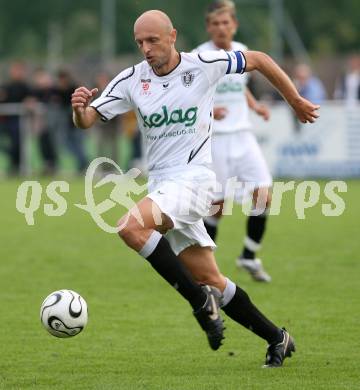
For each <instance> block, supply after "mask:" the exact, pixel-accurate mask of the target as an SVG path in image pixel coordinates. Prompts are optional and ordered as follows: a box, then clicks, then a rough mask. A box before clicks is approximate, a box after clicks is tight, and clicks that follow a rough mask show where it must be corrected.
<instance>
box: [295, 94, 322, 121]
mask: <svg viewBox="0 0 360 390" xmlns="http://www.w3.org/2000/svg"><path fill="white" fill-rule="evenodd" d="M291 106H292V108H293V109H294V111H295V113H296V116H297V117H298V119H299V121H300V122H302V123H308V122H309V123H314V122H315V121H316V119H317V118H319V116H320V115H319V114H318V112H317V110H318V109H319V108H320V106H319V105H318V104H313V103H311V102H310V101H309V100H306V99H304V98H303V97H301V96H299V97H298V98H297V99H296V100H295V101H294V102H293V103H292V104H291Z"/></svg>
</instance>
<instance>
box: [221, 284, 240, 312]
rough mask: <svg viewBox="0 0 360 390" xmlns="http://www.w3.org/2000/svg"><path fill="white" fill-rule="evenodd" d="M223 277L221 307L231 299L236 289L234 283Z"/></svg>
mask: <svg viewBox="0 0 360 390" xmlns="http://www.w3.org/2000/svg"><path fill="white" fill-rule="evenodd" d="M225 279H226V287H225V290H224V292H223V301H222V305H221V307H224V306H226V305H227V304H228V303H229V302H230V301H231V300H232V299H233V297H234V295H235V291H236V284H235V283H234V282H232V281H231V280H230V279H228V278H225Z"/></svg>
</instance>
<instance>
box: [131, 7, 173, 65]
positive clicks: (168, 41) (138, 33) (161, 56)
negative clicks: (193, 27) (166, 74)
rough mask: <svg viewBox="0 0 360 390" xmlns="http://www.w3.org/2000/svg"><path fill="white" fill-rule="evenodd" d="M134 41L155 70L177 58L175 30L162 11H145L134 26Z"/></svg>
mask: <svg viewBox="0 0 360 390" xmlns="http://www.w3.org/2000/svg"><path fill="white" fill-rule="evenodd" d="M134 36H135V41H136V43H137V45H138V47H139V49H140V51H141V52H142V53H143V55H144V57H145V59H146V61H147V62H148V63H149V65H150V66H152V67H153V68H155V69H158V70H159V68H164V67H166V66H167V64H168V63H169V62H170V63H171V62H172V59H175V57H177V52H176V50H175V41H176V30H175V29H174V27H173V24H172V23H171V20H170V18H169V17H168V16H167V15H166V14H165V13H164V12H162V11H158V10H151V11H146V12H144V13H143V14H142V15H140V16H139V17H138V19H137V20H136V22H135V24H134Z"/></svg>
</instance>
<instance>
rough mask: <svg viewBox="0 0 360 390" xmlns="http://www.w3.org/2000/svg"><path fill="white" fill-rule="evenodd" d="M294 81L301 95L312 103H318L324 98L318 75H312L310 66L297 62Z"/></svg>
mask: <svg viewBox="0 0 360 390" xmlns="http://www.w3.org/2000/svg"><path fill="white" fill-rule="evenodd" d="M294 83H295V85H296V87H297V89H298V91H299V93H300V95H301V96H302V97H304V98H305V99H308V100H310V101H311V102H312V103H315V104H320V103H321V102H322V101H323V100H325V99H326V91H325V88H324V85H323V83H322V82H321V80H320V79H319V78H318V77H315V76H313V74H312V71H311V69H310V67H309V66H308V65H306V64H299V65H297V66H296V67H295V70H294Z"/></svg>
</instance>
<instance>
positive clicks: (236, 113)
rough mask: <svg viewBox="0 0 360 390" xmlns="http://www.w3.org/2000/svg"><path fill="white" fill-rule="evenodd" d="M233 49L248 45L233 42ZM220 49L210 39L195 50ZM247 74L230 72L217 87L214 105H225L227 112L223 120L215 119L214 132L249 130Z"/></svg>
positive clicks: (243, 49) (242, 49) (243, 47)
mask: <svg viewBox="0 0 360 390" xmlns="http://www.w3.org/2000/svg"><path fill="white" fill-rule="evenodd" d="M231 49H232V50H240V51H246V50H247V47H246V46H245V45H243V44H242V43H240V42H232V43H231ZM208 50H219V48H218V47H216V46H215V44H214V42H212V41H208V42H205V43H203V44H202V45H200V46H198V47H197V48H196V49H195V50H194V52H203V51H208ZM247 82H248V76H247V74H229V75H226V76H224V77H223V78H222V79H221V80H220V81H219V83H218V85H217V87H216V93H215V99H214V106H215V107H216V106H218V107H225V108H226V109H227V114H226V116H225V118H223V119H221V120H215V121H214V126H213V131H214V133H229V132H233V131H239V130H249V129H250V128H251V122H250V119H249V105H248V103H247V99H246V94H245V92H246V85H247Z"/></svg>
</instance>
